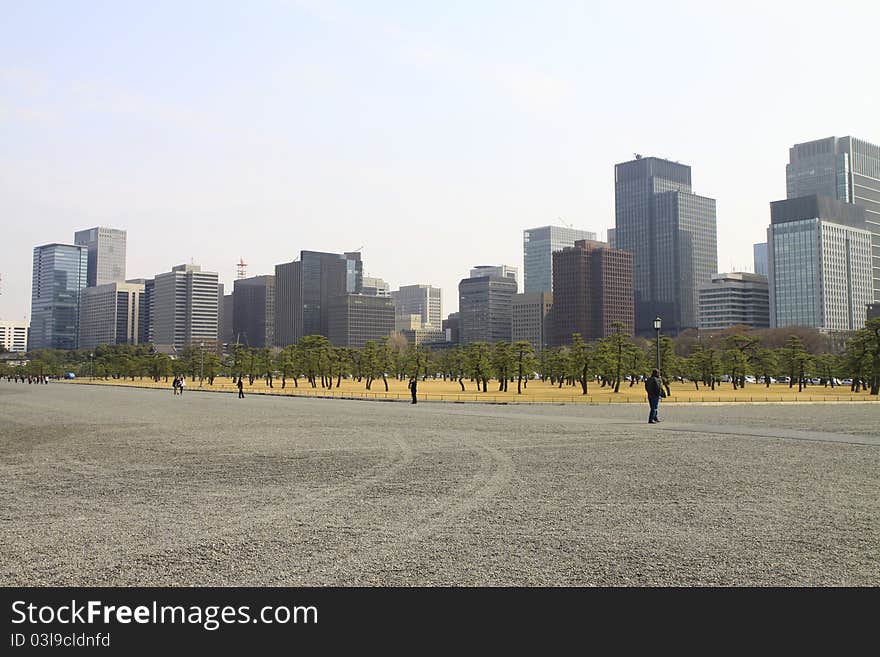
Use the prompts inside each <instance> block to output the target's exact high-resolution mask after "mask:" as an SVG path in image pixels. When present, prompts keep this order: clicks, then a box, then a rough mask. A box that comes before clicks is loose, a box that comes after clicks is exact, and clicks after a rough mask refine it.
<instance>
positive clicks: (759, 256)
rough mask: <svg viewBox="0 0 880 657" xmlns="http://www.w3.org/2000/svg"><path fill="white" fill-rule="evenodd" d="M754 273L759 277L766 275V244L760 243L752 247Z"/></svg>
mask: <svg viewBox="0 0 880 657" xmlns="http://www.w3.org/2000/svg"><path fill="white" fill-rule="evenodd" d="M752 256H753V259H754V265H755V273H756V274H758V275H760V276H766V275H767V242H761V243H760V244H755V245H754V246H752Z"/></svg>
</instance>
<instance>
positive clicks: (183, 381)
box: [177, 377, 186, 395]
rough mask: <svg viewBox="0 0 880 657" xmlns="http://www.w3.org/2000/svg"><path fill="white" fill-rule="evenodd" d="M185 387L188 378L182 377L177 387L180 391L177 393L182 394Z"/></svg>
mask: <svg viewBox="0 0 880 657" xmlns="http://www.w3.org/2000/svg"><path fill="white" fill-rule="evenodd" d="M185 387H186V379H184V378H183V377H180V383H178V384H177V389H178V393H177V394H179V395H182V394H183V389H184V388H185Z"/></svg>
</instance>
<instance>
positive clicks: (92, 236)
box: [73, 226, 126, 287]
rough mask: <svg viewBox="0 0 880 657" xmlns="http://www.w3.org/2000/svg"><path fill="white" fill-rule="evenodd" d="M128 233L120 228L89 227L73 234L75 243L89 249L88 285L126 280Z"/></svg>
mask: <svg viewBox="0 0 880 657" xmlns="http://www.w3.org/2000/svg"><path fill="white" fill-rule="evenodd" d="M125 240H126V233H125V231H124V230H119V229H118V228H105V227H103V226H99V227H97V228H87V229H86V230H78V231H76V232H75V233H74V235H73V243H74V244H77V245H79V246H85V247H86V248H87V249H88V250H89V272H88V286H89V287H94V286H95V285H104V284H105V283H122V282H124V281H125Z"/></svg>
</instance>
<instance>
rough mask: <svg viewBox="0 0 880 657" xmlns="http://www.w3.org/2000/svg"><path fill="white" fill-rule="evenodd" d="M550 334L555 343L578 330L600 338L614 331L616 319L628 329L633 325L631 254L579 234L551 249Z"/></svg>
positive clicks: (590, 337) (565, 341) (585, 336)
mask: <svg viewBox="0 0 880 657" xmlns="http://www.w3.org/2000/svg"><path fill="white" fill-rule="evenodd" d="M553 280H554V281H555V282H556V283H555V291H554V292H553V311H552V326H553V330H552V335H551V344H552V345H554V346H560V345H566V344H571V336H572V335H573V334H574V333H580V335H581V337H582V338H583V339H584V340H588V341H589V340H598V339H599V338H604V337H607V336H609V335H611V334H612V333H614V332H615V330H616V327H615V326H614V324H615V323H620V324H622V325H623V327H622V328H621V329H620V330H621V332H622V333H625V334H626V335H632V334H633V330H634V325H635V306H634V303H633V256H632V254H631V253H629V252H628V251H621V250H619V249H612V248H610V247H609V246H608V245H607V244H605V243H604V242H596V241H593V240H578V241H577V242H575V245H574V246H573V247H568V248H565V249H563V250H562V251H556V252H555V253H554V254H553Z"/></svg>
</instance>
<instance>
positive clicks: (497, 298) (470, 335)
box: [458, 276, 517, 344]
mask: <svg viewBox="0 0 880 657" xmlns="http://www.w3.org/2000/svg"><path fill="white" fill-rule="evenodd" d="M516 288H517V285H516V280H514V279H512V278H507V277H501V276H480V277H478V278H465V279H464V280H462V281H461V282H460V283H459V284H458V314H459V318H460V324H459V338H460V340H461V343H462V344H467V343H469V342H510V337H511V329H512V324H511V319H512V313H513V296H514V295H515V294H516V292H517V289H516Z"/></svg>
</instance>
